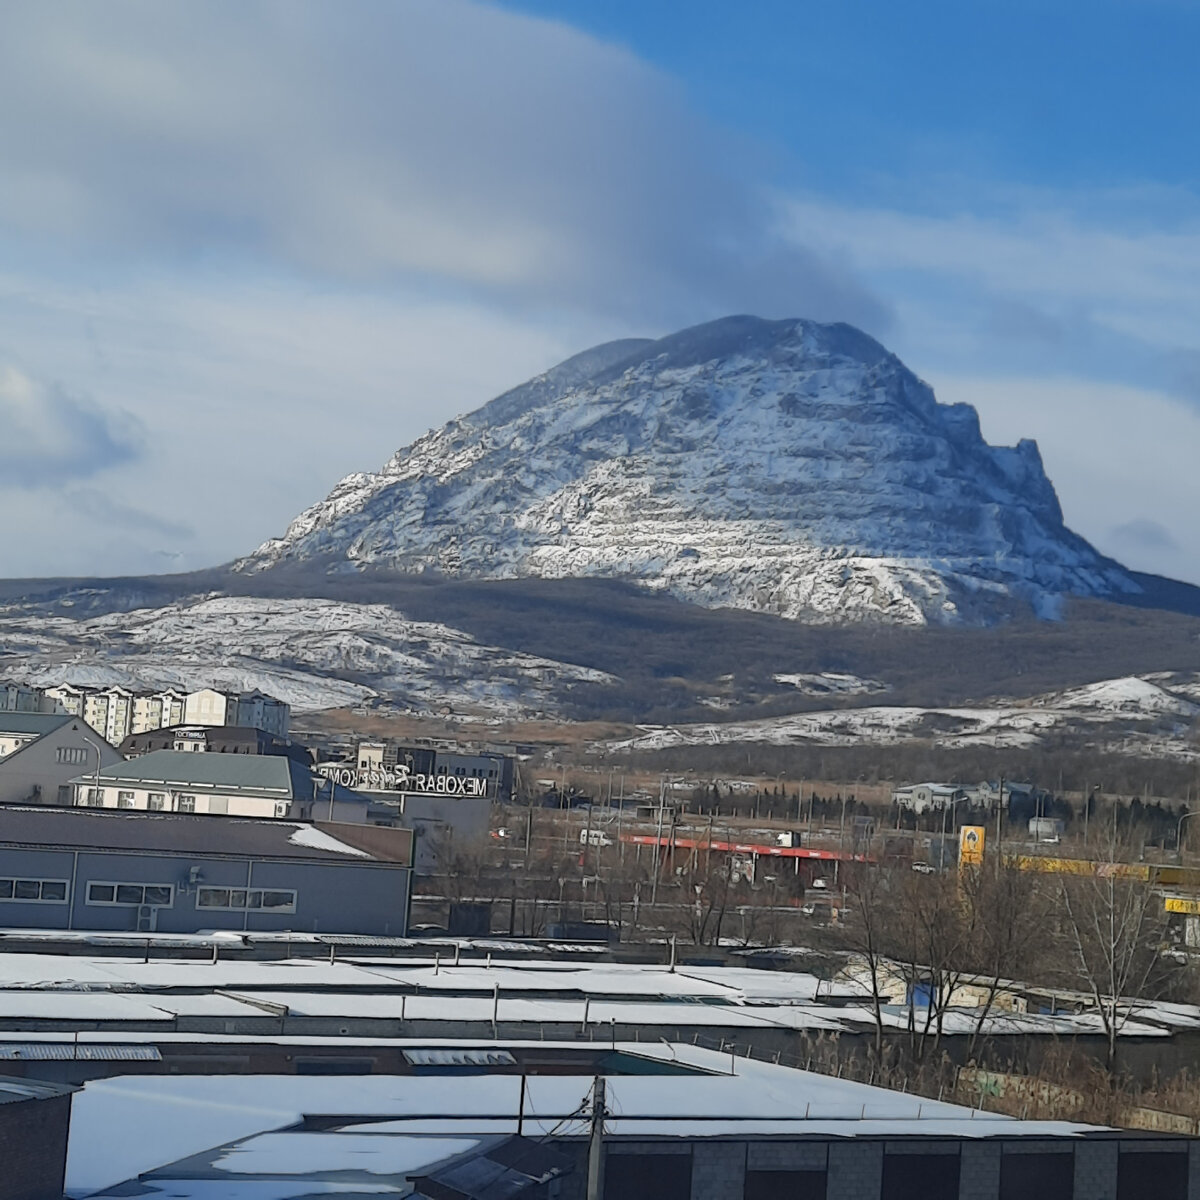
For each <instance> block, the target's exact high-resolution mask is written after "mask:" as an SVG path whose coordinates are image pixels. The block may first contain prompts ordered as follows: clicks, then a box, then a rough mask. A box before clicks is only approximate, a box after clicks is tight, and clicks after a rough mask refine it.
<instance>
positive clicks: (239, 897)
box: [196, 887, 296, 913]
mask: <svg viewBox="0 0 1200 1200" xmlns="http://www.w3.org/2000/svg"><path fill="white" fill-rule="evenodd" d="M196 907H197V908H225V909H235V910H237V911H241V910H243V909H247V910H249V911H251V912H260V911H261V912H278V913H284V912H289V913H292V912H295V911H296V893H295V892H294V891H292V890H282V889H277V890H274V891H266V890H263V889H259V888H251V889H245V888H214V887H206V888H204V887H202V888H200V889H198V890H197V892H196Z"/></svg>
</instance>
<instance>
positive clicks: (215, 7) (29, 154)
mask: <svg viewBox="0 0 1200 1200" xmlns="http://www.w3.org/2000/svg"><path fill="white" fill-rule="evenodd" d="M5 25H6V28H5V36H4V38H3V39H0V160H2V161H3V162H4V164H5V169H4V174H3V178H2V179H0V224H3V225H4V226H5V227H7V228H8V229H9V230H10V231H14V232H19V233H21V234H22V235H24V236H26V237H31V238H46V239H67V240H68V242H69V243H70V244H73V245H77V246H80V247H82V248H83V249H85V250H86V251H89V252H91V251H95V250H97V249H98V248H99V249H105V250H109V251H113V252H122V253H131V254H133V255H134V256H146V255H151V256H161V255H169V256H181V257H182V258H183V259H185V260H189V261H190V260H194V259H195V258H196V256H197V255H204V256H211V255H214V254H215V255H234V256H249V257H251V258H258V259H260V260H262V261H266V262H271V263H274V264H276V265H277V266H280V265H282V266H284V267H286V268H289V269H290V268H297V267H298V268H301V269H305V270H309V271H312V272H315V273H317V274H319V275H323V276H331V277H336V278H339V279H351V280H357V281H364V282H386V281H390V280H394V279H396V278H398V277H404V278H407V279H410V280H411V279H413V278H417V277H422V278H427V279H436V280H439V281H442V282H446V281H451V282H453V283H455V284H457V285H460V286H465V287H470V288H472V289H476V290H477V291H480V292H482V293H484V294H488V295H491V296H493V297H495V296H503V297H505V298H506V300H507V301H508V302H509V303H512V302H513V301H514V300H518V301H521V302H524V303H532V304H544V303H554V304H561V303H564V302H565V303H567V304H569V305H571V306H572V307H574V308H577V309H579V310H581V311H585V312H592V313H595V312H606V313H613V312H619V313H621V314H622V315H623V316H624V317H626V318H630V317H639V318H641V319H649V320H655V319H661V320H665V321H666V322H667V323H668V324H670V323H672V322H683V321H687V320H690V319H693V318H694V319H701V318H704V317H708V316H713V315H719V314H722V313H724V312H727V311H730V310H736V309H739V308H742V307H746V308H750V309H756V310H762V311H764V312H766V313H767V315H784V314H785V313H792V312H805V313H808V314H809V315H813V316H817V317H839V318H845V319H848V320H852V321H857V322H859V323H863V322H867V323H874V324H875V325H878V324H880V323H881V322H882V321H883V317H884V314H883V312H882V309H881V307H880V306H879V305H878V304H877V303H876V302H875V301H874V300H873V298H872V297H870V296H869V295H868V294H867V293H866V292H865V291H864V290H863V289H862V288H860V287H859V286H858V285H857V283H856V282H855V281H854V280H853V278H852V277H851V276H850V275H849V274H848V273H847V272H845V271H844V270H841V269H839V268H836V267H834V266H832V265H831V264H829V263H828V262H825V261H823V260H822V259H821V258H819V256H817V255H815V254H814V253H812V251H811V250H810V249H808V248H806V247H802V246H796V245H794V244H791V243H789V242H787V241H784V240H782V239H780V238H779V237H778V236H776V233H775V231H774V228H773V221H772V214H771V212H770V210H769V207H768V203H767V201H766V198H765V196H763V195H760V193H759V191H758V190H757V189H756V188H755V187H754V186H752V185H750V184H748V183H747V182H745V181H746V179H747V178H749V177H750V176H751V171H750V170H749V167H750V165H751V164H750V160H749V153H748V152H747V151H746V149H745V148H744V147H742V146H740V145H739V144H738V143H736V142H735V141H734V139H733V138H732V137H728V136H725V135H721V134H718V133H717V132H716V131H714V130H713V129H710V128H708V127H706V126H704V125H703V124H701V123H700V122H699V121H698V120H697V119H696V118H694V117H693V116H692V115H690V114H689V112H688V111H687V110H686V107H685V105H684V102H683V99H682V97H681V95H680V94H679V92H678V90H677V88H676V87H675V85H674V84H673V83H671V81H669V80H668V79H667V78H666V77H664V76H662V75H660V74H658V73H657V72H655V71H654V70H652V69H651V68H650V67H648V66H647V65H645V64H644V63H643V62H641V61H640V60H638V59H637V58H635V57H634V56H633V55H632V54H630V53H629V52H627V51H625V50H623V49H621V48H619V47H616V46H612V45H608V44H605V43H602V42H600V41H598V40H596V39H594V38H592V37H589V36H587V35H585V34H582V33H579V32H577V31H575V30H572V29H570V28H569V27H567V26H566V25H562V24H557V23H554V22H548V21H543V20H537V19H534V18H530V17H525V16H520V15H517V14H514V13H511V12H507V11H504V10H502V9H499V8H496V7H493V6H491V5H488V4H484V3H476V2H472V0H406V2H405V3H403V4H382V3H381V4H361V5H356V6H352V7H350V8H347V7H344V6H338V5H329V4H327V3H324V2H323V0H286V2H284V0H210V2H209V3H206V4H204V5H167V4H162V3H159V2H158V0H109V2H108V3H106V4H104V5H103V6H101V5H96V4H94V3H91V2H90V0H63V2H61V3H56V4H54V5H24V6H18V7H16V8H10V9H9V11H7V12H6V14H5ZM768 310H770V311H768Z"/></svg>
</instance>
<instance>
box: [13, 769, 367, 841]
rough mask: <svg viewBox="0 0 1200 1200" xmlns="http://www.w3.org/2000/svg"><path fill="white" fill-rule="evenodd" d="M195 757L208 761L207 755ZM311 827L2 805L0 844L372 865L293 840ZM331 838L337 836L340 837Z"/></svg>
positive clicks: (181, 815) (272, 821) (237, 819)
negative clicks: (297, 834)
mask: <svg viewBox="0 0 1200 1200" xmlns="http://www.w3.org/2000/svg"><path fill="white" fill-rule="evenodd" d="M196 757H197V758H203V757H204V755H197V756H196ZM308 828H311V827H310V826H308V825H305V824H303V823H298V822H296V821H283V820H276V819H273V818H265V819H263V820H254V819H251V818H245V817H225V816H197V815H191V814H184V813H150V812H136V811H117V810H115V809H110V810H104V809H95V808H37V807H32V806H18V805H0V845H13V844H16V845H22V846H36V847H39V848H51V849H59V848H61V849H66V850H73V849H76V848H78V849H81V850H131V851H142V852H152V853H153V852H157V853H160V854H184V855H205V854H219V855H237V856H246V855H250V856H253V857H255V858H294V859H306V860H320V861H324V862H340V863H355V862H367V861H369V860H368V859H367V858H364V857H362V856H361V855H355V854H352V853H345V854H343V853H340V852H338V851H336V850H327V849H322V848H320V847H316V846H305V845H297V844H296V843H295V842H293V841H291V840H290V839H291V837H292V835H293V834H295V833H296V832H297V831H299V830H301V829H308ZM331 836H333V837H334V838H336V834H333V835H331ZM371 859H375V856H374V855H372V856H371ZM375 861H387V860H385V859H375Z"/></svg>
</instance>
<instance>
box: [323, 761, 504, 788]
mask: <svg viewBox="0 0 1200 1200" xmlns="http://www.w3.org/2000/svg"><path fill="white" fill-rule="evenodd" d="M317 771H318V772H319V773H320V774H321V775H323V776H324V777H325V778H326V779H332V780H333V782H334V783H336V784H338V785H340V786H341V787H346V788H362V789H364V790H366V791H374V792H408V793H410V794H411V793H415V794H417V795H421V796H486V795H487V780H486V779H478V778H475V777H473V776H468V775H428V774H422V773H420V772H414V771H412V770H410V769H409V768H408V767H407V766H405V765H403V764H397V765H396V766H394V767H384V766H373V767H364V768H362V769H359V768H357V767H353V766H342V765H341V764H338V763H323V764H321V765H319V766H318V767H317Z"/></svg>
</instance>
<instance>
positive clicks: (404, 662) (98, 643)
mask: <svg viewBox="0 0 1200 1200" xmlns="http://www.w3.org/2000/svg"><path fill="white" fill-rule="evenodd" d="M0 677H2V678H5V679H10V680H13V681H17V682H30V683H35V684H39V685H42V686H48V685H50V684H53V683H60V682H65V681H69V682H72V683H92V684H110V683H117V684H123V685H125V686H128V687H135V688H158V687H167V686H170V685H176V686H180V687H186V688H194V687H214V686H215V687H230V688H239V689H240V688H255V687H257V688H261V689H262V690H263V691H265V692H267V693H269V694H270V695H273V696H278V697H279V698H280V699H281V700H286V701H287V702H288V703H289V704H291V705H292V707H293V708H294V709H296V710H298V711H305V710H315V709H324V708H340V707H347V706H357V705H362V704H365V703H370V702H372V701H375V700H379V699H383V698H386V699H387V700H388V702H389V703H390V704H391V705H392V706H394V707H397V708H400V709H406V710H410V711H413V712H417V713H431V712H438V711H440V710H441V709H443V708H445V707H449V708H451V709H453V710H454V711H455V712H456V713H459V714H461V715H466V716H471V715H477V716H488V717H494V718H505V717H510V718H511V717H524V716H530V715H535V714H541V713H544V712H547V711H553V710H556V709H557V708H558V707H559V706H561V705H562V703H563V702H564V700H565V698H566V697H567V695H568V693H569V692H570V691H571V689H572V688H574V687H576V686H578V685H579V684H604V683H607V682H609V681H610V680H609V677H608V676H606V675H605V674H603V673H602V672H600V671H592V670H588V669H586V668H583V667H577V666H572V665H570V664H567V663H560V662H553V661H551V660H549V659H544V658H537V657H534V656H532V655H528V654H519V653H515V652H513V651H509V650H503V649H500V648H498V647H495V646H487V645H482V644H480V643H478V642H476V641H475V640H474V639H473V638H471V637H469V636H468V635H467V634H465V633H462V632H461V631H459V630H456V629H451V628H449V627H447V626H445V625H439V624H435V623H431V622H422V621H410V620H407V619H405V618H404V617H403V616H401V615H400V614H399V613H397V612H396V611H395V610H393V609H391V608H388V607H386V606H384V605H375V604H348V603H340V602H335V601H331V600H265V599H257V598H252V597H217V598H197V599H194V600H191V601H187V602H184V603H179V604H172V605H168V606H166V607H163V608H155V609H141V610H138V611H135V612H130V613H113V614H110V615H107V616H99V617H92V618H86V619H83V620H75V619H72V618H70V617H59V616H56V617H39V618H31V617H29V616H28V615H16V614H10V613H8V612H6V611H5V610H3V609H0Z"/></svg>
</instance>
